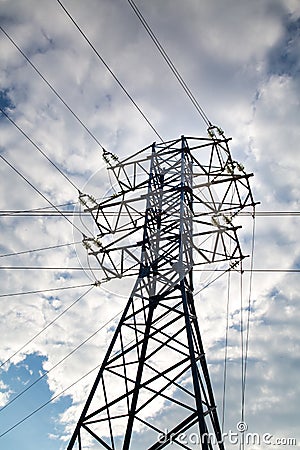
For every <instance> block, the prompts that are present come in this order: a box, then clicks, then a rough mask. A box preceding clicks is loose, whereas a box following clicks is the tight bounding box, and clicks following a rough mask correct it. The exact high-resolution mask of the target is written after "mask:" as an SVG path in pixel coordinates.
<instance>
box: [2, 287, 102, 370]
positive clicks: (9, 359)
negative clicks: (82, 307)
mask: <svg viewBox="0 0 300 450" xmlns="http://www.w3.org/2000/svg"><path fill="white" fill-rule="evenodd" d="M94 287H95V284H93V285H92V286H90V287H89V289H88V290H87V291H86V292H85V293H84V294H82V295H80V297H78V298H77V299H76V300H75V301H74V302H73V303H71V304H70V305H69V306H68V307H67V308H65V309H64V310H63V311H62V312H61V313H60V314H58V316H56V317H55V319H53V320H51V322H49V323H48V324H47V325H46V326H45V327H44V328H42V329H41V330H40V331H39V332H38V333H36V334H35V335H34V336H33V337H32V338H30V339H29V340H28V341H27V342H26V343H25V344H23V345H22V346H21V347H20V348H19V349H18V350H16V351H15V352H14V353H13V354H12V355H11V356H10V357H9V358H7V359H6V360H5V361H4V362H3V363H1V364H0V368H1V367H3V366H4V365H5V364H6V363H8V362H9V361H11V360H12V359H13V358H14V356H16V355H17V354H19V353H21V351H22V350H24V348H26V347H27V346H28V345H29V344H31V342H33V341H34V340H35V339H36V338H38V337H39V336H40V335H41V334H42V333H44V332H45V331H46V330H47V329H48V328H49V327H51V325H53V324H54V323H55V322H57V321H58V319H60V318H61V317H62V316H63V315H64V314H66V313H67V312H68V311H69V310H70V309H71V308H73V306H75V305H76V304H77V303H78V302H79V301H80V300H82V299H83V297H85V296H86V295H87V294H88V293H89V292H90V291H91V290H92V289H93V288H94Z"/></svg>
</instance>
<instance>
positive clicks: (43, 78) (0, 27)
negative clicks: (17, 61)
mask: <svg viewBox="0 0 300 450" xmlns="http://www.w3.org/2000/svg"><path fill="white" fill-rule="evenodd" d="M0 30H1V31H2V33H4V34H5V36H6V37H7V38H8V39H9V40H10V42H11V43H12V44H13V45H14V46H15V48H16V49H17V50H18V51H19V52H20V53H21V55H22V56H23V57H24V58H25V59H26V61H27V62H28V63H29V64H30V66H31V67H32V68H33V69H34V70H35V72H36V73H37V74H38V75H39V76H40V77H41V79H42V80H43V81H44V82H45V83H46V84H47V86H48V87H49V88H50V89H51V91H52V92H53V93H54V94H55V95H56V97H57V98H58V99H59V100H60V101H61V102H62V103H63V105H64V106H65V107H66V108H67V110H68V111H69V112H70V113H71V114H72V116H73V117H74V118H75V119H76V120H77V121H78V122H79V123H80V125H81V126H82V127H83V128H84V129H85V131H86V132H87V133H88V134H89V135H90V136H91V138H92V139H94V141H95V142H96V143H97V144H98V145H99V146H100V147H101V149H102V150H104V147H103V145H102V144H101V142H100V141H99V140H98V139H97V138H96V136H95V135H94V134H93V133H92V132H91V130H89V128H88V127H87V126H86V125H85V124H84V122H83V121H82V120H81V119H80V118H79V116H78V115H77V114H76V113H75V112H74V111H73V109H72V108H71V107H70V106H69V105H68V104H67V102H66V101H65V100H64V99H63V98H62V96H61V95H60V94H59V93H58V92H57V91H56V89H54V87H53V86H52V84H51V83H49V81H48V80H47V79H46V77H45V76H44V75H43V74H42V73H41V72H40V71H39V69H38V68H37V67H36V66H35V65H34V64H33V62H32V61H31V60H30V59H29V58H28V56H27V55H26V54H25V52H23V50H22V49H21V48H20V47H19V46H18V45H17V44H16V42H15V41H14V40H13V39H12V37H11V36H9V34H8V33H7V31H5V30H4V29H3V27H2V26H1V25H0Z"/></svg>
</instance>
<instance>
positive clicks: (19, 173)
mask: <svg viewBox="0 0 300 450" xmlns="http://www.w3.org/2000/svg"><path fill="white" fill-rule="evenodd" d="M0 158H1V159H2V160H3V161H4V162H5V163H6V164H7V165H8V166H9V167H10V168H11V169H12V170H14V172H16V173H17V174H18V175H19V176H20V177H21V178H22V179H23V180H24V181H26V183H27V184H29V186H31V187H32V188H33V189H34V190H35V191H36V192H37V193H38V194H39V195H40V196H41V197H43V199H44V200H46V202H47V203H49V204H50V205H51V206H52V207H53V208H54V209H56V211H57V212H59V213H60V214H61V215H62V216H63V217H64V218H65V219H66V220H67V221H68V222H69V223H70V224H71V225H72V226H73V227H74V228H76V230H77V231H79V233H80V234H82V231H81V230H80V229H79V228H78V227H77V226H76V225H75V224H74V223H72V222H71V221H70V220H69V219H68V217H67V216H65V215H64V214H63V213H61V212H60V211H59V209H58V208H57V207H56V206H55V205H54V204H53V203H52V202H51V201H50V200H48V198H47V197H45V195H44V194H42V192H41V191H39V189H37V188H36V187H35V186H34V185H33V184H32V183H31V182H30V181H29V180H28V179H27V178H26V177H25V176H24V175H22V173H21V172H20V171H19V170H18V169H16V167H14V166H13V165H12V164H11V163H10V162H9V161H8V160H7V159H6V158H4V156H3V155H0Z"/></svg>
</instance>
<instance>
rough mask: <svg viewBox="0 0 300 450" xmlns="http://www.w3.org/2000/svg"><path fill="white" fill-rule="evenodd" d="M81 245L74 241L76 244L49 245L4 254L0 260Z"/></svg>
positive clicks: (79, 242) (0, 256)
mask: <svg viewBox="0 0 300 450" xmlns="http://www.w3.org/2000/svg"><path fill="white" fill-rule="evenodd" d="M81 243H82V241H76V242H69V243H67V244H58V245H49V246H48V247H40V248H33V249H31V250H23V251H20V252H10V253H4V254H2V255H0V258H7V257H9V256H19V255H25V254H27V253H34V252H41V251H44V250H53V249H57V248H62V247H68V246H70V245H76V244H81Z"/></svg>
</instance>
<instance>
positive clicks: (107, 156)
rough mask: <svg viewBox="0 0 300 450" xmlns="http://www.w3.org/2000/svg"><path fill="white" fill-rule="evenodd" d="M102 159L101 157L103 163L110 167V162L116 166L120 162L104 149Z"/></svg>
mask: <svg viewBox="0 0 300 450" xmlns="http://www.w3.org/2000/svg"><path fill="white" fill-rule="evenodd" d="M102 157H103V159H104V161H105V162H106V164H107V165H108V166H110V167H112V165H113V164H112V162H114V163H117V164H118V163H119V162H120V161H119V158H118V157H117V155H114V154H113V153H111V152H108V151H107V150H105V149H103V152H102Z"/></svg>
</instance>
